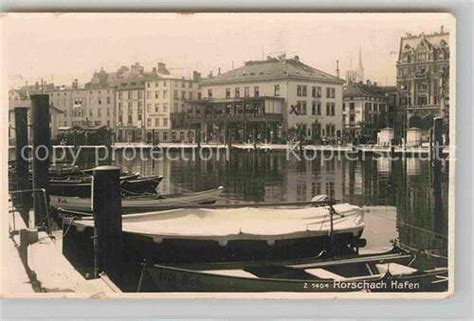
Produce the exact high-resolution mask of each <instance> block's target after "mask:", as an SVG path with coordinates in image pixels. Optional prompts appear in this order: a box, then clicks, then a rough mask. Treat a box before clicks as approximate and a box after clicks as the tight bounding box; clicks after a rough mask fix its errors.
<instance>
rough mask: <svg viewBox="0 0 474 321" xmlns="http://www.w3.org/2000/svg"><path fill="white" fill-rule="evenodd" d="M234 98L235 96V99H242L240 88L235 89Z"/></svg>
mask: <svg viewBox="0 0 474 321" xmlns="http://www.w3.org/2000/svg"><path fill="white" fill-rule="evenodd" d="M234 96H235V98H240V88H239V87H235V88H234Z"/></svg>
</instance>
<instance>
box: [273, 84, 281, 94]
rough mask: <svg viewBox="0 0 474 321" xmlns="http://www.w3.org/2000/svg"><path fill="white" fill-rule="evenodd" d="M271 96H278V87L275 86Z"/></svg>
mask: <svg viewBox="0 0 474 321" xmlns="http://www.w3.org/2000/svg"><path fill="white" fill-rule="evenodd" d="M273 94H274V95H275V96H280V85H275V87H274V92H273Z"/></svg>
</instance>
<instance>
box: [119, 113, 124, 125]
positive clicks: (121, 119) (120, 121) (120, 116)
mask: <svg viewBox="0 0 474 321" xmlns="http://www.w3.org/2000/svg"><path fill="white" fill-rule="evenodd" d="M118 121H119V124H122V122H123V117H122V115H119V116H118Z"/></svg>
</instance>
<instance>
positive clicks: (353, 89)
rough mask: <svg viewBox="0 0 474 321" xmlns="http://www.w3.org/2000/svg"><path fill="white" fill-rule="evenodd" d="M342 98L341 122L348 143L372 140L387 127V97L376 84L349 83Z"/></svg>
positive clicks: (368, 82)
mask: <svg viewBox="0 0 474 321" xmlns="http://www.w3.org/2000/svg"><path fill="white" fill-rule="evenodd" d="M343 96H344V98H343V105H342V110H343V112H342V121H343V124H344V135H345V138H346V139H347V140H348V141H354V140H355V139H362V140H364V141H365V140H374V138H375V136H376V132H377V130H378V129H380V128H383V127H386V126H389V122H388V114H389V113H388V109H387V97H386V95H385V94H384V90H383V88H382V87H379V86H377V83H373V84H372V83H371V82H370V81H367V82H366V83H365V84H364V83H362V82H359V83H349V84H348V85H347V86H345V87H344V95H343Z"/></svg>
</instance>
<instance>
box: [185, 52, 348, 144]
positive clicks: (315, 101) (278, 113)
mask: <svg viewBox="0 0 474 321" xmlns="http://www.w3.org/2000/svg"><path fill="white" fill-rule="evenodd" d="M343 83H344V81H343V80H342V79H339V78H338V77H336V76H333V75H330V74H328V73H325V72H322V71H320V70H318V69H316V68H313V67H310V66H308V65H306V64H304V63H302V62H301V61H300V60H299V58H298V56H295V57H294V58H291V59H287V58H286V57H285V56H284V55H283V56H280V57H278V58H273V57H268V58H267V59H266V60H261V61H247V62H246V63H245V65H244V66H242V67H240V68H236V69H233V70H230V71H228V72H225V73H222V74H218V75H216V76H210V77H208V78H207V79H203V80H202V81H201V82H200V86H201V98H200V99H197V100H194V101H191V102H190V103H189V104H188V106H187V107H186V110H185V111H183V112H184V115H183V116H184V120H183V125H184V126H189V127H192V128H196V129H198V130H200V131H201V132H202V134H201V136H203V137H202V138H203V139H217V140H225V138H228V137H229V135H230V136H231V139H233V140H240V141H248V140H251V139H254V140H255V139H257V140H261V141H263V140H275V139H278V138H285V137H287V138H289V139H291V138H299V139H306V140H310V141H315V140H319V139H328V138H333V139H336V138H337V137H341V136H342V85H343ZM178 116H179V115H176V118H179V117H178Z"/></svg>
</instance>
